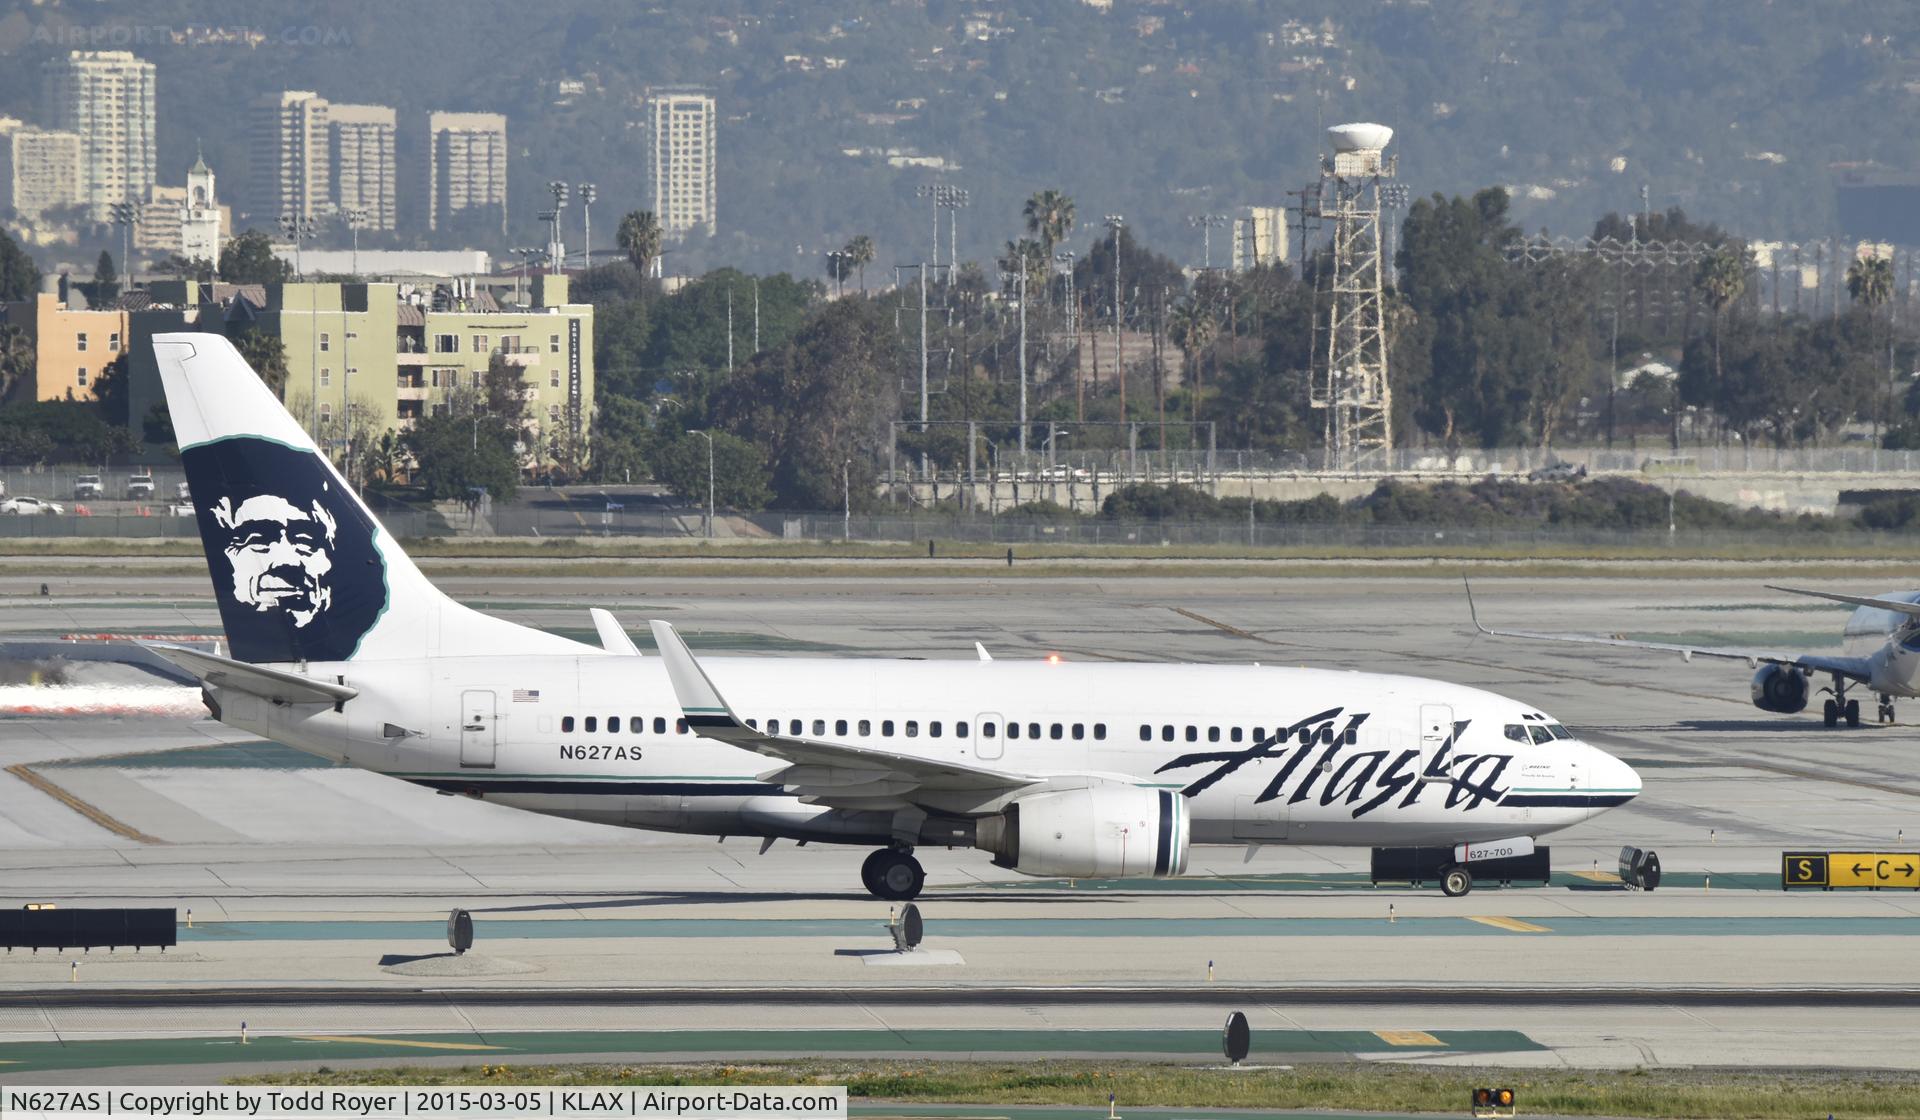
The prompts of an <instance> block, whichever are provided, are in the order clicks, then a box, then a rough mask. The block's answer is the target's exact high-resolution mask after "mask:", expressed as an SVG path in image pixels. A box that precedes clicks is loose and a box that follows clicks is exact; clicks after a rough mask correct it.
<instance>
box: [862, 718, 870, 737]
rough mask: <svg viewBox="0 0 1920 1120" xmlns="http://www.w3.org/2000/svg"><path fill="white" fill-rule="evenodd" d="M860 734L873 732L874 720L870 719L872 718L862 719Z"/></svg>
mask: <svg viewBox="0 0 1920 1120" xmlns="http://www.w3.org/2000/svg"><path fill="white" fill-rule="evenodd" d="M860 734H862V735H871V734H873V721H872V720H870V719H863V720H861V721H860Z"/></svg>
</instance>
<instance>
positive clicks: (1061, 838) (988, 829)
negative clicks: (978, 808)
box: [975, 785, 1191, 879]
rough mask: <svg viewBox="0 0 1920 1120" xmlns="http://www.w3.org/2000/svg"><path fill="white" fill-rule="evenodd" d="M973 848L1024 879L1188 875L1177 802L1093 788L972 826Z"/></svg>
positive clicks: (1119, 788) (1184, 824) (1169, 794)
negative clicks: (1032, 876) (1027, 877)
mask: <svg viewBox="0 0 1920 1120" xmlns="http://www.w3.org/2000/svg"><path fill="white" fill-rule="evenodd" d="M976 837H977V838H976V840H975V846H976V847H979V848H984V849H986V850H987V851H990V852H992V853H993V862H994V863H995V864H996V865H997V866H1000V867H1006V868H1010V869H1012V870H1014V871H1018V872H1020V873H1021V874H1023V875H1048V876H1063V877H1065V878H1069V879H1119V878H1124V877H1127V876H1152V877H1154V878H1159V877H1163V876H1168V875H1179V874H1182V873H1183V872H1185V871H1186V869H1187V847H1188V843H1189V840H1190V838H1191V829H1190V827H1189V821H1188V817H1187V799H1186V797H1185V796H1184V795H1182V794H1180V793H1178V792H1176V791H1173V790H1163V789H1142V788H1141V787H1139V786H1123V785H1100V786H1093V787H1090V788H1087V789H1069V790H1060V791H1058V792H1056V793H1039V794H1034V795H1033V796H1031V797H1023V798H1021V799H1020V800H1018V801H1015V802H1014V803H1013V804H1011V805H1009V806H1007V808H1006V809H1005V810H1004V811H1003V812H1001V813H999V814H997V815H995V816H992V817H988V818H986V819H984V820H981V821H980V822H978V826H977V831H976Z"/></svg>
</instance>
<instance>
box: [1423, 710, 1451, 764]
mask: <svg viewBox="0 0 1920 1120" xmlns="http://www.w3.org/2000/svg"><path fill="white" fill-rule="evenodd" d="M1452 737H1453V707H1452V706H1451V705H1448V704H1422V705H1420V767H1421V769H1422V770H1423V771H1425V770H1430V769H1432V768H1433V765H1434V762H1435V759H1436V758H1437V756H1438V755H1439V753H1440V748H1441V747H1443V746H1445V745H1446V743H1447V740H1448V739H1451V738H1452Z"/></svg>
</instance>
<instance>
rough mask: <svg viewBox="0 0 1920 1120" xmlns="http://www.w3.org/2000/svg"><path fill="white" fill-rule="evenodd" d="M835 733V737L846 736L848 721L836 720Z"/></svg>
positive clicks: (834, 722) (834, 724) (834, 723)
mask: <svg viewBox="0 0 1920 1120" xmlns="http://www.w3.org/2000/svg"><path fill="white" fill-rule="evenodd" d="M833 733H834V734H835V735H845V734H846V733H847V721H846V720H844V719H836V720H834V721H833Z"/></svg>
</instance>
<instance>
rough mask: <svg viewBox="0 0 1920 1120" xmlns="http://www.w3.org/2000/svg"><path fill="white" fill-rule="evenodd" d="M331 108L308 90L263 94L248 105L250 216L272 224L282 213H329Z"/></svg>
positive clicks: (315, 216) (315, 215)
mask: <svg viewBox="0 0 1920 1120" xmlns="http://www.w3.org/2000/svg"><path fill="white" fill-rule="evenodd" d="M330 109H331V106H330V105H328V104H327V99H326V98H324V97H321V96H320V95H319V94H317V93H315V92H313V91H312V90H299V89H292V90H283V91H281V92H279V93H269V94H263V95H261V96H260V97H257V98H255V99H254V102H253V106H252V129H251V135H252V141H253V197H252V201H251V209H252V212H253V216H254V219H255V220H256V221H258V222H263V223H267V224H268V228H273V224H274V223H278V222H279V221H280V220H281V219H282V218H283V217H289V216H291V217H298V218H308V219H316V220H317V219H319V218H321V217H323V216H325V215H327V214H329V213H331V212H332V209H333V180H332V177H331V174H330V170H329V169H330V167H331V160H330V158H329V147H330V146H329V142H328V131H327V122H328V119H329V116H330V114H329V110H330Z"/></svg>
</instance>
